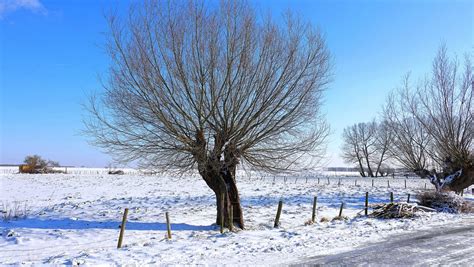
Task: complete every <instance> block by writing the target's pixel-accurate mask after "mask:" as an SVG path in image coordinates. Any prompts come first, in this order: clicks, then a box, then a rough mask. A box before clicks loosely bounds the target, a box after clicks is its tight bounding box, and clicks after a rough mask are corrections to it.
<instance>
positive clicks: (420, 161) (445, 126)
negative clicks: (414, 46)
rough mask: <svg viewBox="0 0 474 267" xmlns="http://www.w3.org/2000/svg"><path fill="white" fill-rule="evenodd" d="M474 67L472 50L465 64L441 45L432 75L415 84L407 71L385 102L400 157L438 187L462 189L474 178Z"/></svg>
mask: <svg viewBox="0 0 474 267" xmlns="http://www.w3.org/2000/svg"><path fill="white" fill-rule="evenodd" d="M472 67H473V66H472V62H471V61H470V58H469V56H466V57H465V60H464V65H463V66H461V65H460V63H459V62H458V61H457V60H456V59H451V58H449V56H448V55H447V49H446V47H445V46H442V47H441V48H440V50H439V52H438V55H437V56H436V58H435V59H434V61H433V70H432V73H431V75H429V76H428V77H427V78H426V79H424V80H422V81H420V82H419V83H418V84H417V85H416V86H415V87H413V86H412V85H411V83H410V80H409V78H408V76H407V77H406V78H405V80H404V83H403V86H402V88H401V89H399V90H398V91H397V92H396V93H394V94H393V95H392V96H391V97H390V98H389V100H388V103H387V104H386V107H385V118H386V119H387V120H391V122H392V124H391V125H392V129H393V130H394V132H395V136H396V137H397V142H396V145H395V146H394V147H395V148H396V149H395V150H394V154H395V155H396V158H397V159H398V160H399V162H400V163H401V164H403V165H404V166H406V167H408V168H411V169H412V170H413V171H415V172H416V173H417V174H418V175H420V176H422V177H428V178H430V180H431V182H432V183H433V184H434V185H435V187H436V189H437V190H439V191H441V190H453V191H460V190H462V189H464V188H466V187H468V186H470V185H472V184H474V100H473V94H474V93H473V90H474V79H473V72H472ZM397 154H398V155H397ZM427 160H429V161H430V162H431V164H429V163H430V162H427ZM430 168H431V169H430Z"/></svg>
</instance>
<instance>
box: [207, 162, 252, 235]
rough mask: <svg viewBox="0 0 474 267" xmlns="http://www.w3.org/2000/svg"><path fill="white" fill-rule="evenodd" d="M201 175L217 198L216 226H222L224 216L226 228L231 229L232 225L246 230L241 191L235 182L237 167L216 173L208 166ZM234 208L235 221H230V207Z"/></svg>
mask: <svg viewBox="0 0 474 267" xmlns="http://www.w3.org/2000/svg"><path fill="white" fill-rule="evenodd" d="M199 172H200V174H201V176H202V178H203V179H204V181H205V182H206V184H207V185H208V186H209V188H210V189H211V190H212V191H213V192H214V195H215V197H216V207H217V215H216V224H218V225H220V224H221V219H222V216H224V217H223V219H224V226H225V227H229V226H230V224H231V223H233V225H236V226H237V227H239V228H241V229H244V218H243V213H242V206H241V203H240V197H239V191H238V190H237V183H236V180H235V167H233V168H232V169H231V170H229V169H228V168H224V169H222V170H221V171H216V168H213V166H211V165H208V166H207V168H206V169H205V170H203V169H201V168H200V171H199ZM231 206H232V217H233V221H232V222H231V220H230V207H231Z"/></svg>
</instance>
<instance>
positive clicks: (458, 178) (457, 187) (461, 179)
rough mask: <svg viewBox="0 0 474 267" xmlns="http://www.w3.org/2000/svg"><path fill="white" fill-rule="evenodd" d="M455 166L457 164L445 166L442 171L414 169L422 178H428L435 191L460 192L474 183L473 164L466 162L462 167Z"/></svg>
mask: <svg viewBox="0 0 474 267" xmlns="http://www.w3.org/2000/svg"><path fill="white" fill-rule="evenodd" d="M455 166H457V165H452V166H446V167H445V169H444V171H443V172H442V173H438V172H436V171H435V170H432V171H428V170H425V169H423V170H416V171H415V173H416V174H417V175H418V176H420V177H422V178H429V179H430V182H431V183H432V184H433V185H434V186H435V188H436V191H454V192H461V191H462V190H463V189H465V188H467V187H469V186H471V185H473V184H474V165H473V163H467V164H464V165H463V168H459V167H457V168H456V167H455Z"/></svg>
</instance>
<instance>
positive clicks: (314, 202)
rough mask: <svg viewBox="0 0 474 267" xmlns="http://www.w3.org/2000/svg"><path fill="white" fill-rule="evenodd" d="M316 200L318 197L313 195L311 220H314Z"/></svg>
mask: <svg viewBox="0 0 474 267" xmlns="http://www.w3.org/2000/svg"><path fill="white" fill-rule="evenodd" d="M317 202H318V197H317V196H316V197H314V199H313V214H311V221H312V222H314V220H316V205H317V204H316V203H317Z"/></svg>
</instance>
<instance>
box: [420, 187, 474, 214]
mask: <svg viewBox="0 0 474 267" xmlns="http://www.w3.org/2000/svg"><path fill="white" fill-rule="evenodd" d="M417 197H418V200H419V204H420V205H423V206H426V207H430V208H433V209H435V210H437V211H440V212H448V213H471V212H474V205H473V204H472V202H470V201H468V200H465V199H464V198H463V197H461V196H459V195H456V194H455V193H453V192H436V191H427V192H423V193H420V194H418V196H417Z"/></svg>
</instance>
